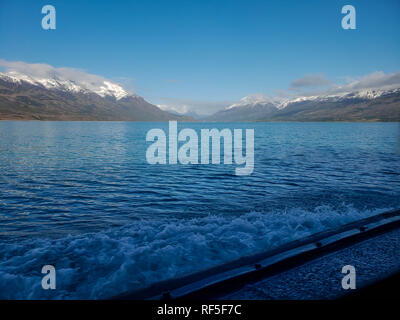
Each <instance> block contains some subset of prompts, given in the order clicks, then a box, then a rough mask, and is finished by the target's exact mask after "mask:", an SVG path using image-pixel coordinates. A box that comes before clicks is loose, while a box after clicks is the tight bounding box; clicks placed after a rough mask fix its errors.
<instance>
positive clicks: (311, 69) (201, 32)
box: [0, 0, 400, 112]
mask: <svg viewBox="0 0 400 320" xmlns="http://www.w3.org/2000/svg"><path fill="white" fill-rule="evenodd" d="M46 4H51V5H53V6H54V7H55V8H56V14H57V16H56V17H57V29H56V30H48V31H45V30H43V29H42V28H41V19H42V17H43V15H42V14H41V8H42V6H43V5H46ZM346 4H351V5H353V6H354V7H355V8H356V13H357V29H356V30H343V29H342V28H341V19H342V17H343V14H341V8H342V7H343V6H344V5H346ZM0 58H1V59H5V60H8V61H25V62H28V63H47V64H50V65H52V66H54V67H71V68H79V69H83V70H85V71H87V72H89V73H93V74H98V75H101V76H104V77H106V78H110V79H112V80H114V81H117V82H120V83H122V84H124V85H125V86H127V87H128V88H129V89H131V90H135V91H136V93H137V94H139V95H141V96H143V97H145V98H146V99H147V100H148V101H150V102H152V103H155V104H171V105H173V104H179V103H181V104H182V103H186V104H189V105H190V104H193V105H196V106H197V107H198V108H200V109H201V108H202V107H204V108H205V109H207V108H214V105H215V108H219V107H220V106H221V105H225V104H226V103H228V102H232V101H236V100H238V99H240V98H242V97H244V96H246V95H248V94H251V93H263V94H265V95H275V94H276V90H288V88H289V87H290V86H291V83H292V81H295V80H296V79H299V78H302V77H304V76H305V75H319V76H320V77H323V78H324V79H325V80H327V81H331V82H333V83H341V82H345V81H346V79H349V78H352V79H354V78H358V77H361V76H365V75H367V74H370V73H373V72H376V71H383V72H384V73H393V72H396V71H399V70H400V67H399V62H400V1H399V0H381V1H367V0H362V1H355V0H348V1H341V0H324V1H321V0H307V1H306V0H305V1H289V0H280V1H278V0H276V1H267V0H263V1H253V0H247V1H235V0H230V1H225V0H213V1H208V0H199V1H197V0H186V1H174V0H168V1H165V0H164V1H154V0H136V1H127V0H125V1H82V0H80V1H74V0H69V1H56V0H46V1H32V0H28V1H19V0H13V1H7V0H2V1H1V2H0ZM198 111H200V112H201V110H198Z"/></svg>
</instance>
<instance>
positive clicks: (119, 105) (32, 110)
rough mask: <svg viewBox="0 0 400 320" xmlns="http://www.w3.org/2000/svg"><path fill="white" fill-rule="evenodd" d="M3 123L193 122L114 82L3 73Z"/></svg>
mask: <svg viewBox="0 0 400 320" xmlns="http://www.w3.org/2000/svg"><path fill="white" fill-rule="evenodd" d="M0 120H88V121H90V120H116V121H168V120H180V121H187V120H192V119H191V118H190V117H185V116H180V115H175V114H172V113H169V112H167V111H163V110H161V109H159V108H158V107H156V106H154V105H152V104H150V103H149V102H147V101H145V100H144V99H143V98H142V97H140V96H138V95H135V94H130V93H129V92H128V91H126V90H125V89H124V88H123V87H122V86H120V85H118V84H115V83H113V82H111V81H107V80H105V81H103V82H101V83H90V82H78V81H72V80H68V79H62V78H59V77H57V76H56V75H55V76H54V77H50V78H38V77H32V76H28V75H24V74H22V73H17V72H8V73H1V72H0Z"/></svg>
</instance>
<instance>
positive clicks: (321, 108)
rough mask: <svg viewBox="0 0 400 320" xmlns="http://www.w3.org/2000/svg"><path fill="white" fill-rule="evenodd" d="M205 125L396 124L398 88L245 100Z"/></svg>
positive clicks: (398, 117)
mask: <svg viewBox="0 0 400 320" xmlns="http://www.w3.org/2000/svg"><path fill="white" fill-rule="evenodd" d="M204 120H205V121H400V88H397V89H388V90H382V89H364V90H359V91H355V92H346V93H342V94H336V95H335V94H333V95H332V94H331V95H316V96H304V97H297V98H294V99H281V100H278V99H276V100H273V99H269V98H266V97H264V96H248V97H245V98H243V99H241V100H240V101H239V102H238V103H235V104H233V105H231V106H228V107H227V108H225V109H224V110H221V111H219V112H217V113H215V114H213V115H211V116H209V117H207V118H205V119H204Z"/></svg>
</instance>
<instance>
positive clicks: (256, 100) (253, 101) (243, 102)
mask: <svg viewBox="0 0 400 320" xmlns="http://www.w3.org/2000/svg"><path fill="white" fill-rule="evenodd" d="M258 104H273V105H276V104H277V101H276V100H274V99H271V98H268V97H266V96H264V95H263V94H250V95H248V96H246V97H244V98H242V99H240V100H239V102H237V103H234V104H232V105H230V106H228V107H227V108H226V109H225V110H229V109H232V108H236V107H243V106H255V105H258Z"/></svg>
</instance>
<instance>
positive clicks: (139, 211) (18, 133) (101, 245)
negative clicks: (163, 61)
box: [0, 121, 400, 298]
mask: <svg viewBox="0 0 400 320" xmlns="http://www.w3.org/2000/svg"><path fill="white" fill-rule="evenodd" d="M152 128H162V129H164V131H165V132H168V123H135V122H12V121H10V122H8V121H3V122H0V298H107V297H111V296H113V295H116V294H119V293H121V292H124V291H126V290H134V289H138V288H142V287H145V286H147V285H149V284H151V283H153V282H156V281H160V280H163V279H167V278H172V277H175V276H181V275H183V274H187V273H190V272H193V271H197V270H200V269H204V268H206V267H210V266H213V265H215V264H218V263H222V262H226V261H229V260H232V259H235V258H238V257H240V256H243V255H247V254H251V253H254V252H257V251H264V250H267V249H269V248H272V247H274V246H277V245H279V244H282V243H284V242H287V241H290V240H293V239H296V238H300V237H303V236H306V235H309V234H311V233H315V232H318V231H321V230H324V229H327V228H331V227H334V226H338V225H341V224H344V223H347V222H349V221H352V220H356V219H360V218H363V217H366V216H369V215H373V214H376V213H379V212H382V211H385V210H388V209H392V208H399V207H400V129H399V124H398V123H178V130H180V129H183V128H193V129H195V130H196V131H197V132H199V131H200V129H202V128H218V129H222V128H229V129H235V128H242V129H245V128H252V129H254V132H255V159H254V161H255V164H254V171H253V173H252V174H251V175H250V176H236V175H235V168H236V167H237V165H236V164H233V165H223V164H221V165H200V164H199V165H181V164H177V165H168V164H167V165H149V164H147V162H146V157H145V154H146V149H147V147H148V146H149V145H150V144H151V143H149V142H146V133H147V132H148V130H150V129H152ZM199 136H200V134H199ZM46 264H50V265H54V266H55V267H56V270H57V289H56V290H47V291H45V290H43V289H42V287H41V278H42V274H41V273H40V271H41V268H42V266H43V265H46Z"/></svg>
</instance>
